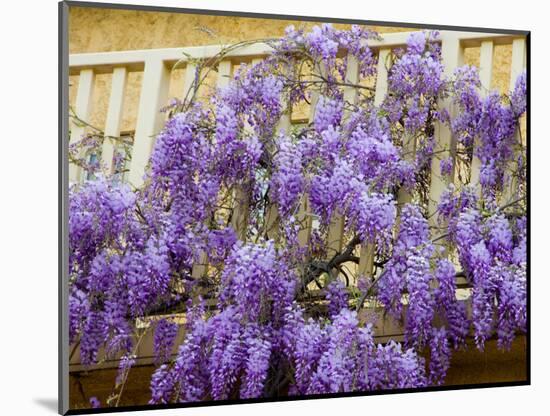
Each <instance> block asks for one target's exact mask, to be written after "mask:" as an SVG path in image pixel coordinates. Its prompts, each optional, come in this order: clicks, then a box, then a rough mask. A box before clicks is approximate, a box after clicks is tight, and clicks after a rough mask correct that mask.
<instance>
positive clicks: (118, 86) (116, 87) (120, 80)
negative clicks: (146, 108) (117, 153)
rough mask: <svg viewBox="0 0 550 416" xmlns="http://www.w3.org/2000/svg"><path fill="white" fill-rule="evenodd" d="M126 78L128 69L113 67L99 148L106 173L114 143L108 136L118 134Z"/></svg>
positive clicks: (110, 163)
mask: <svg viewBox="0 0 550 416" xmlns="http://www.w3.org/2000/svg"><path fill="white" fill-rule="evenodd" d="M127 79H128V70H127V69H126V68H124V67H119V68H115V69H114V70H113V77H112V81H111V96H110V97H109V108H108V110H107V120H106V122H105V136H106V137H105V140H104V141H103V148H102V150H101V160H102V162H103V164H104V165H105V166H106V167H107V175H111V174H112V173H113V169H114V164H113V154H114V143H113V139H111V138H110V137H119V136H120V125H121V122H122V110H123V107H122V106H123V104H124V94H125V91H126V83H127Z"/></svg>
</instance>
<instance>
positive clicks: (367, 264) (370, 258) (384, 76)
mask: <svg viewBox="0 0 550 416" xmlns="http://www.w3.org/2000/svg"><path fill="white" fill-rule="evenodd" d="M390 53H391V49H380V50H379V51H378V68H377V73H376V87H375V92H374V104H375V105H376V106H379V105H380V104H382V101H384V97H385V96H386V93H387V91H388V69H387V67H386V65H387V60H388V57H389V56H390ZM374 252H375V246H374V244H373V243H363V244H362V245H361V251H360V254H359V268H358V273H359V276H365V277H367V278H369V279H370V278H371V277H372V274H373V268H374V254H375V253H374Z"/></svg>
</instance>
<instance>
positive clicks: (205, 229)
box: [69, 25, 528, 407]
mask: <svg viewBox="0 0 550 416" xmlns="http://www.w3.org/2000/svg"><path fill="white" fill-rule="evenodd" d="M377 36H378V35H377V34H376V33H374V32H371V31H369V30H366V29H364V28H361V27H358V26H353V27H352V28H351V29H350V30H337V29H335V28H334V27H332V26H331V25H323V26H319V27H318V26H315V27H314V28H313V29H312V30H311V31H309V32H307V31H304V30H302V29H296V28H294V27H289V28H288V29H287V30H286V32H285V36H284V37H282V38H281V39H277V40H271V41H269V44H270V46H271V47H272V48H273V53H272V54H271V55H270V56H268V57H267V58H266V59H265V60H263V61H262V62H261V63H259V64H256V65H243V66H242V67H241V68H239V69H238V70H237V71H236V72H235V75H234V77H233V78H232V80H231V82H230V83H229V85H228V86H227V87H225V88H223V89H219V90H218V91H216V93H215V94H213V96H212V97H211V100H210V101H209V102H208V103H200V102H198V101H192V102H189V103H187V105H186V106H184V107H181V108H183V109H184V110H183V111H178V110H177V109H174V111H173V112H172V113H171V114H170V117H169V119H168V120H167V122H166V124H165V126H164V128H163V130H162V131H161V132H160V134H158V136H157V137H156V140H155V144H154V148H153V151H152V155H151V158H150V162H149V167H148V169H147V171H146V173H145V175H144V184H143V186H141V187H139V188H138V189H131V188H130V187H129V185H127V184H124V183H121V181H120V180H119V179H117V180H115V178H114V177H109V176H104V175H102V174H101V173H100V171H101V166H99V167H98V166H97V164H95V165H94V166H88V169H89V170H93V172H94V175H95V176H94V178H93V179H92V180H88V181H84V182H83V183H75V184H72V185H71V188H70V198H69V242H70V256H69V274H70V282H69V291H70V295H69V322H70V328H69V329H70V342H71V345H72V346H73V348H76V347H77V346H78V347H79V352H80V358H81V362H82V363H83V364H85V365H87V366H90V367H93V366H94V365H96V364H97V363H99V362H100V361H101V360H103V359H105V358H106V357H109V358H119V359H120V366H119V374H118V376H117V380H116V381H115V389H114V393H113V395H112V396H110V398H108V400H107V401H106V402H105V403H106V404H108V405H113V404H115V403H116V404H118V402H119V400H120V396H121V395H122V390H123V389H122V388H121V386H123V385H124V383H128V382H129V381H128V378H129V377H131V374H130V373H129V371H130V369H131V367H132V366H133V365H134V364H135V361H136V355H135V354H136V351H137V349H138V346H139V345H138V344H139V339H141V338H140V337H142V336H143V331H151V334H152V338H153V353H154V363H155V366H156V369H155V371H154V373H153V375H152V378H151V382H150V385H151V396H150V397H149V398H148V400H149V403H151V404H160V403H170V402H190V401H201V400H226V399H235V398H242V399H246V398H265V397H277V396H280V395H309V394H323V393H338V392H352V391H368V390H380V389H403V388H416V387H425V386H430V385H439V384H442V383H444V382H445V376H446V373H447V371H448V369H449V367H450V365H451V364H450V363H451V355H452V351H453V350H457V349H460V348H466V347H467V340H468V339H469V338H472V339H473V340H474V342H475V344H476V346H477V347H478V348H480V349H483V348H484V345H485V344H486V343H487V342H488V340H490V339H491V338H494V339H496V340H497V343H498V346H499V347H501V348H503V349H506V348H510V346H511V344H512V342H513V340H514V338H515V337H516V335H517V334H518V333H525V332H526V329H527V227H528V225H527V219H526V208H527V207H526V187H525V186H524V184H525V178H526V172H525V170H526V164H525V160H526V157H525V151H526V149H525V141H524V140H522V138H521V134H518V132H519V131H520V129H521V127H520V119H521V117H522V116H523V115H524V114H525V111H526V85H527V83H526V75H525V74H522V75H520V77H519V78H518V80H517V83H516V86H515V88H514V90H513V91H511V92H510V93H509V94H508V95H507V96H503V95H500V94H499V93H497V92H490V93H488V94H484V93H482V92H481V91H480V82H479V76H478V74H477V70H476V68H475V67H468V66H464V67H460V68H457V69H456V71H455V73H454V74H453V75H452V76H450V77H447V76H445V75H444V71H443V64H442V62H441V52H440V46H439V43H438V38H437V36H438V35H437V33H436V32H426V33H422V32H418V33H416V34H414V35H412V36H411V37H410V38H409V40H408V42H407V46H406V47H405V48H403V49H401V50H398V51H395V52H394V53H393V54H392V59H391V62H388V63H387V64H388V65H389V73H388V92H387V94H386V96H385V98H384V100H383V101H382V103H381V104H380V105H375V103H374V94H373V91H371V90H369V89H368V88H366V87H364V85H365V84H364V83H362V81H365V80H368V78H369V77H373V76H375V74H376V66H377V58H376V54H375V53H373V51H371V49H370V48H369V47H368V46H367V45H368V41H369V40H372V39H375V38H377ZM342 51H347V55H346V54H342V53H341V52H342ZM343 56H345V57H343ZM350 56H351V57H353V58H354V59H356V60H357V61H358V63H359V70H358V72H359V83H357V84H356V85H351V86H350V83H349V82H348V80H347V79H346V71H347V65H348V63H349V62H348V60H349V59H350V58H349V57H350ZM304 67H307V68H309V70H310V72H311V74H312V76H310V77H309V78H304V77H303V76H302V72H303V71H302V70H303V68H304ZM345 88H355V89H356V90H357V91H358V94H357V100H356V101H355V102H353V103H351V102H347V101H346V100H345V95H344V89H345ZM444 98H450V100H447V102H452V105H453V106H454V110H455V111H453V112H452V113H451V112H449V108H443V107H442V106H441V103H442V102H443V100H442V99H444ZM313 99H315V102H316V107H315V112H314V116H313V118H312V121H311V123H309V124H308V125H299V126H293V127H291V128H286V129H282V128H279V124H278V122H279V119H280V118H281V117H282V116H283V114H284V113H285V111H287V110H288V108H292V106H294V105H297V104H300V103H304V102H306V103H309V102H311V101H312V100H313ZM451 114H452V115H451ZM437 123H441V124H444V125H446V126H448V127H449V128H450V129H451V131H452V132H453V134H454V135H455V137H456V138H457V141H458V143H459V144H460V145H461V146H463V147H464V148H465V149H466V151H467V153H468V152H469V153H468V155H469V157H470V160H472V159H476V160H479V165H480V171H479V172H480V173H479V180H478V182H477V183H476V182H475V181H472V182H471V183H466V184H460V185H457V184H456V181H454V180H453V174H454V173H453V172H454V163H455V162H454V159H453V158H452V157H448V156H445V157H441V156H440V154H439V153H438V152H436V151H435V149H436V148H438V147H437V146H436V144H437V142H438V136H437V133H436V130H435V125H436V124H437ZM83 143H84V144H83V145H85V146H96V147H98V148H100V147H101V143H100V141H97V140H92V139H91V138H90V137H86V138H84V139H83ZM90 143H91V144H90ZM411 143H414V147H413V148H414V153H413V154H411ZM447 150H450V149H447ZM117 157H118V156H117ZM434 160H435V161H437V163H439V166H440V172H439V174H441V176H442V177H445V178H447V179H448V183H449V186H448V188H447V189H446V190H445V192H443V194H442V196H441V198H440V200H439V201H435V202H436V203H437V210H436V211H435V212H430V211H429V207H430V206H431V204H430V203H429V201H427V200H426V193H425V192H424V191H423V189H424V188H426V187H429V181H430V168H429V167H430V166H431V163H432V161H434ZM81 166H86V164H85V163H84V162H83V163H82V164H81ZM432 174H434V173H432ZM472 177H473V176H472ZM514 186H515V188H514V190H513V192H510V189H512V187H514ZM403 195H407V196H408V197H407V198H403V197H402V196H403ZM238 198H244V200H245V201H246V206H247V208H248V209H249V214H248V216H247V217H246V227H245V230H244V232H242V230H237V229H236V228H235V224H236V223H235V217H236V216H237V215H238V213H237V212H236V209H233V207H234V206H235V205H238V204H236V200H237V202H238ZM336 218H342V219H343V230H344V234H343V235H344V237H343V238H344V241H343V242H342V244H341V247H342V248H341V249H338V248H337V249H334V244H333V242H331V241H330V236H331V228H332V227H333V226H334V221H335V219H336ZM309 228H311V230H309ZM308 230H309V232H310V235H309V237H307V235H306V239H305V240H304V231H308ZM308 238H309V239H308ZM304 241H305V242H304ZM365 247H367V248H368V250H367V251H368V252H369V253H370V255H371V256H372V258H371V264H370V269H367V271H366V272H364V271H360V270H362V269H361V268H362V267H363V265H362V263H361V260H360V257H359V256H360V253H361V251H362V250H363V249H365ZM198 265H202V266H201V267H199V266H198ZM458 278H463V279H464V282H465V283H463V285H465V286H466V288H464V289H462V290H464V291H465V292H466V293H467V295H468V296H466V298H467V299H466V300H459V299H458V298H457V295H456V293H457V279H458ZM383 316H386V318H383ZM383 319H391V320H394V321H395V322H402V323H403V332H404V336H403V338H402V339H395V340H394V339H391V340H389V341H388V340H384V341H381V340H379V339H378V337H377V329H376V328H377V324H378V323H380V322H381V320H383ZM144 328H145V329H144ZM176 340H179V341H176ZM89 402H90V405H91V406H92V407H98V406H100V405H101V404H102V403H103V402H104V400H103V399H102V400H101V401H100V400H98V398H97V397H91V398H89Z"/></svg>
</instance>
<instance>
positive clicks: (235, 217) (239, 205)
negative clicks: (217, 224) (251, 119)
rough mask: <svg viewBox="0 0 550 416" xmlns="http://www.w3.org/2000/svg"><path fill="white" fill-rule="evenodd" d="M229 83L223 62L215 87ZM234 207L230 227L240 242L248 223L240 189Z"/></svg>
mask: <svg viewBox="0 0 550 416" xmlns="http://www.w3.org/2000/svg"><path fill="white" fill-rule="evenodd" d="M230 81H231V61H228V60H224V61H221V62H220V63H219V64H218V79H217V81H216V85H217V86H218V88H224V87H226V86H227V85H229V82H230ZM234 198H235V200H234V206H233V214H232V216H231V226H232V227H233V229H234V230H235V232H236V233H237V236H238V237H239V239H240V240H244V239H245V238H246V226H247V223H248V196H247V194H246V192H245V191H244V190H243V189H242V188H241V187H240V186H237V187H235V190H234Z"/></svg>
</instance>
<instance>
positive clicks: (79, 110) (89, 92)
mask: <svg viewBox="0 0 550 416" xmlns="http://www.w3.org/2000/svg"><path fill="white" fill-rule="evenodd" d="M94 82H95V73H94V70H93V69H83V70H81V71H80V76H79V79H78V90H77V93H76V102H75V107H74V112H75V113H76V116H77V117H78V118H80V119H81V120H83V121H86V122H87V121H89V118H90V114H91V111H92V98H93V92H94ZM84 133H86V126H79V125H78V124H77V123H76V122H73V123H71V138H70V143H71V144H74V143H77V142H78V141H80V139H81V138H82V135H83V134H84ZM78 157H80V155H78ZM80 171H81V169H80V167H79V166H77V165H75V164H73V163H71V164H69V182H78V181H79V180H80V174H81V172H80Z"/></svg>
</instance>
